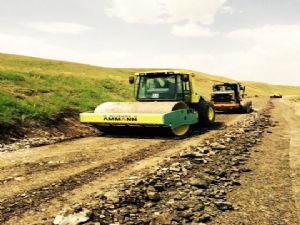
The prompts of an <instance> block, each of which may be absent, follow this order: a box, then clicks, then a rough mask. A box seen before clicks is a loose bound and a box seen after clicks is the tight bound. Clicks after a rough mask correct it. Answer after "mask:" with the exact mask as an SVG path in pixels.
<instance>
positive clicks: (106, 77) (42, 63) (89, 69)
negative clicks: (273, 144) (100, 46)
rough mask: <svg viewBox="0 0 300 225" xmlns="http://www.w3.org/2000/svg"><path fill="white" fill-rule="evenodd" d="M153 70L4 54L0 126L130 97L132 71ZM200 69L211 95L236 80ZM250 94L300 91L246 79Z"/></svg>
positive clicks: (204, 90)
mask: <svg viewBox="0 0 300 225" xmlns="http://www.w3.org/2000/svg"><path fill="white" fill-rule="evenodd" d="M145 70H153V69H122V68H106V67H98V66H92V65H84V64H79V63H71V62H64V61H55V60H47V59H40V58H33V57H25V56H17V55H10V54H0V128H1V127H2V130H3V128H6V127H7V128H8V127H11V126H15V125H21V126H28V125H32V124H33V123H39V122H42V121H47V120H48V119H51V118H52V119H53V118H55V116H57V115H58V114H59V113H62V112H65V111H74V112H79V111H87V110H92V109H94V107H95V106H96V105H98V104H99V103H102V102H105V101H131V100H133V97H132V95H133V88H132V87H131V86H130V85H129V84H128V76H129V75H131V74H133V73H135V72H137V71H145ZM193 72H194V73H195V74H196V81H197V83H198V85H197V89H198V92H199V93H201V94H203V95H204V96H205V97H209V93H210V91H211V86H212V84H213V83H216V82H225V81H232V80H231V79H228V78H225V77H221V76H213V75H209V74H204V73H201V72H197V71H193ZM243 84H245V85H246V86H247V92H248V95H249V96H254V95H269V94H270V93H272V92H281V93H282V94H284V95H287V94H289V95H300V87H291V86H280V85H270V84H265V83H258V82H243Z"/></svg>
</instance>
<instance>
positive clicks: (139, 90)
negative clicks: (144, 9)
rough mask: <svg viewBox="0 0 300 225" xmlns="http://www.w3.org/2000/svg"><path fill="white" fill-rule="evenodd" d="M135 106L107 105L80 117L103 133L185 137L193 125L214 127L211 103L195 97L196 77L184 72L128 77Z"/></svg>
mask: <svg viewBox="0 0 300 225" xmlns="http://www.w3.org/2000/svg"><path fill="white" fill-rule="evenodd" d="M129 83H130V84H132V85H134V95H135V99H136V102H106V103H103V104H101V105H99V106H97V107H96V109H95V110H94V111H93V112H86V113H81V114H80V121H81V122H83V123H94V124H97V125H98V127H99V129H100V130H101V131H103V132H114V131H118V130H122V129H123V130H125V132H126V131H127V132H129V130H130V128H142V130H146V129H148V128H149V129H150V128H159V129H160V130H162V128H164V129H167V130H169V131H171V133H172V134H173V135H176V136H182V135H185V134H186V133H187V132H188V130H189V129H190V126H191V125H194V124H201V125H210V124H212V123H214V120H215V111H214V107H213V105H212V104H211V103H210V102H207V101H206V100H204V98H203V97H202V96H201V95H199V94H198V93H196V91H195V81H194V75H193V74H190V73H187V72H185V71H169V70H167V71H150V72H141V73H136V74H135V76H131V77H129Z"/></svg>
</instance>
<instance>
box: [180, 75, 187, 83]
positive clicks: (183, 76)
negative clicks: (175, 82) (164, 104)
mask: <svg viewBox="0 0 300 225" xmlns="http://www.w3.org/2000/svg"><path fill="white" fill-rule="evenodd" d="M181 80H182V81H184V82H188V81H189V76H188V75H187V74H183V75H182V76H181Z"/></svg>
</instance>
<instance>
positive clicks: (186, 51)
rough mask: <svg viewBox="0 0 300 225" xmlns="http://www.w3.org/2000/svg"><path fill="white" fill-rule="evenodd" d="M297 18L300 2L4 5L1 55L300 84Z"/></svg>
mask: <svg viewBox="0 0 300 225" xmlns="http://www.w3.org/2000/svg"><path fill="white" fill-rule="evenodd" d="M299 12H300V0H285V1H283V0H251V1H249V0H184V1H183V0H42V1H41V0H26V1H24V0H0V52H5V53H14V54H21V55H30V56H37V57H44V58H52V59H62V60H68V61H76V62H82V63H88V64H94V65H99V66H110V67H152V68H153V67H155V68H186V69H193V70H198V71H202V72H206V73H210V74H218V75H224V76H228V77H231V78H235V79H240V80H257V81H266V82H269V83H276V84H279V83H282V84H292V85H300V13H299ZM0 65H1V62H0Z"/></svg>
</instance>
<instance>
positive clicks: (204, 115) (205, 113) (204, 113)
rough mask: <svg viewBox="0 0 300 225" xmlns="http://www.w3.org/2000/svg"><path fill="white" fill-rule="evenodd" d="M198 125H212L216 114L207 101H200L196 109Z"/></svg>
mask: <svg viewBox="0 0 300 225" xmlns="http://www.w3.org/2000/svg"><path fill="white" fill-rule="evenodd" d="M198 113H199V124H200V125H201V126H210V125H212V124H214V122H215V118H216V112H215V108H214V106H213V104H211V103H210V102H207V101H204V100H203V101H201V102H200V103H199V107H198Z"/></svg>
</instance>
